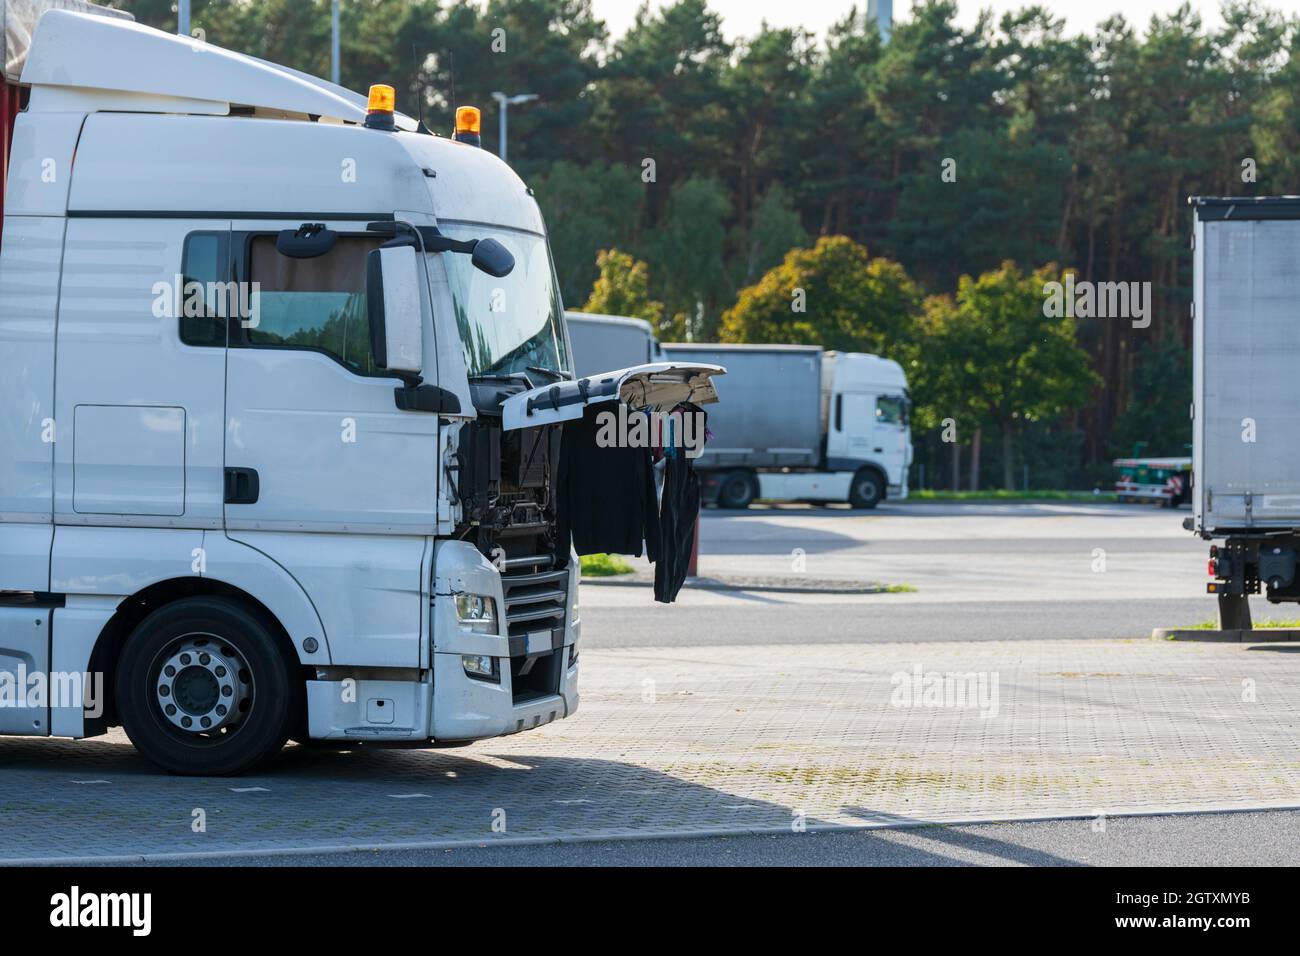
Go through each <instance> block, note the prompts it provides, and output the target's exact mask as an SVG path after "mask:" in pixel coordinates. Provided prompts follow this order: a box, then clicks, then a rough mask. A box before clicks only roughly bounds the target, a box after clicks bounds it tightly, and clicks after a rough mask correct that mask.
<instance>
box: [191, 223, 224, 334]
mask: <svg viewBox="0 0 1300 956" xmlns="http://www.w3.org/2000/svg"><path fill="white" fill-rule="evenodd" d="M181 274H182V276H183V279H184V286H183V288H182V290H181V309H180V313H181V314H180V332H181V341H182V342H184V343H185V344H186V345H201V346H207V347H216V348H224V347H225V345H226V315H227V314H228V313H227V312H226V308H225V296H226V295H227V294H228V285H227V283H228V281H229V279H230V266H229V260H228V258H227V234H226V233H224V232H193V233H190V234H189V235H188V236H186V237H185V245H184V248H183V251H182V252H181Z"/></svg>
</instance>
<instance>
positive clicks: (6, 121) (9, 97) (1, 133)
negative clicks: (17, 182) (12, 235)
mask: <svg viewBox="0 0 1300 956" xmlns="http://www.w3.org/2000/svg"><path fill="white" fill-rule="evenodd" d="M18 110H19V90H18V87H16V86H13V85H11V84H9V83H4V84H0V234H3V231H4V211H5V187H6V186H7V185H8V183H9V145H10V143H12V142H13V138H14V121H15V120H17V119H18Z"/></svg>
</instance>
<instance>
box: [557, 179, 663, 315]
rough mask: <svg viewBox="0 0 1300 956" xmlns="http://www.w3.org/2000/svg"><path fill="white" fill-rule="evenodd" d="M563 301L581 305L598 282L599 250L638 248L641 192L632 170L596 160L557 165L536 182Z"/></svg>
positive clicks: (639, 184)
mask: <svg viewBox="0 0 1300 956" xmlns="http://www.w3.org/2000/svg"><path fill="white" fill-rule="evenodd" d="M533 189H534V192H535V193H536V194H537V202H538V204H539V205H540V206H541V207H542V212H543V214H544V215H545V217H546V226H547V229H548V230H549V232H550V236H551V251H552V254H553V255H554V256H555V268H556V272H557V273H558V275H559V278H560V291H561V295H562V296H563V297H564V301H566V302H581V301H582V299H583V298H584V297H585V296H586V295H587V292H588V290H590V289H591V285H592V283H593V282H595V281H596V277H597V264H596V254H597V253H598V252H599V251H600V250H601V249H612V248H619V249H632V250H635V248H636V245H637V230H638V228H639V226H640V220H641V203H642V201H643V200H644V196H645V194H644V192H643V191H642V189H641V183H640V181H639V179H638V177H637V174H636V171H635V170H632V169H629V168H628V167H626V166H617V165H610V164H606V163H604V162H601V161H599V160H597V161H595V162H592V163H588V164H586V165H584V166H579V165H577V164H576V163H570V162H568V161H564V160H562V161H560V162H557V163H555V164H553V165H552V166H551V167H550V168H549V169H548V170H547V171H546V173H544V174H543V175H541V176H539V177H538V178H537V179H535V180H534V186H533Z"/></svg>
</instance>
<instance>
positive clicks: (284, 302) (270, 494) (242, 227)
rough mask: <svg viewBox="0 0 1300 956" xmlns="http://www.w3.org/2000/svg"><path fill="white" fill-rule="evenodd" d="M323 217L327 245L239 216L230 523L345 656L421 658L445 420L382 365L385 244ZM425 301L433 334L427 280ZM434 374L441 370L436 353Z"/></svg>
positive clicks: (334, 650) (365, 660)
mask: <svg viewBox="0 0 1300 956" xmlns="http://www.w3.org/2000/svg"><path fill="white" fill-rule="evenodd" d="M321 225H323V226H325V230H324V231H323V232H320V231H317V232H316V236H317V238H318V239H319V241H318V242H316V243H314V244H313V243H302V242H299V243H294V242H293V241H292V240H286V239H285V236H286V235H287V236H289V237H293V236H294V235H295V234H297V235H300V236H305V237H310V234H311V233H312V230H313V229H314V228H315V227H314V225H312V224H304V223H301V222H297V221H286V222H266V221H243V222H238V221H237V222H235V223H234V224H233V229H232V233H231V246H232V255H233V257H234V265H235V273H236V276H237V279H238V285H239V287H240V289H241V295H242V296H246V298H247V302H248V307H247V308H246V309H243V310H239V311H241V312H242V313H244V314H239V315H237V316H236V320H235V321H234V322H232V325H231V343H230V348H229V350H228V356H227V373H226V434H225V451H226V462H225V463H226V472H225V476H226V487H225V526H226V533H227V535H228V536H229V537H230V538H232V539H234V540H237V541H241V542H243V543H245V544H248V545H250V546H251V547H255V548H257V549H259V550H260V551H262V552H264V553H265V554H267V555H269V556H270V557H271V558H273V559H274V560H275V561H276V562H278V563H279V564H280V565H282V566H283V567H285V568H286V569H287V570H288V571H289V572H290V573H291V574H292V575H293V576H294V577H295V578H297V580H298V581H299V582H300V583H301V584H302V586H303V588H304V589H305V590H306V591H307V594H308V596H309V597H310V598H311V600H312V602H313V604H315V605H316V609H317V611H318V612H319V613H320V616H321V619H322V621H323V622H324V625H325V628H326V631H327V634H326V639H327V640H328V641H329V648H330V653H331V658H332V660H333V661H334V662H335V663H347V664H353V665H359V666H360V665H371V666H400V667H414V666H418V664H419V661H420V635H421V628H422V622H423V620H424V617H423V614H422V607H421V605H422V601H421V595H422V594H425V593H427V588H426V587H424V586H422V583H421V582H422V574H427V572H426V571H425V565H426V563H427V562H428V560H429V556H428V553H427V552H428V548H429V544H428V539H429V537H430V536H432V535H433V534H434V533H435V529H436V510H437V481H438V472H437V467H436V457H437V438H438V416H437V415H435V414H430V413H427V412H419V411H407V410H402V409H399V408H398V407H397V403H396V399H395V389H396V388H397V387H398V386H400V385H401V384H402V382H401V381H400V380H399V379H398V378H395V377H393V376H392V375H391V374H388V373H385V372H383V371H382V370H379V369H377V368H376V366H375V362H374V356H373V354H372V349H371V341H370V333H369V325H368V321H367V314H366V256H367V254H368V253H369V252H370V251H371V250H373V249H376V248H378V246H379V245H380V244H381V243H382V242H383V239H382V238H381V237H376V236H375V235H373V234H367V233H366V231H365V224H364V223H356V222H333V223H330V222H325V223H322V224H321ZM304 226H310V228H308V229H304ZM422 299H423V301H422V302H421V308H422V310H423V311H424V315H425V322H424V326H425V328H426V329H429V330H431V322H430V321H429V320H428V316H429V314H430V313H429V312H428V309H429V303H428V290H427V285H426V286H425V288H424V289H423V290H422ZM429 337H431V331H430V332H429V333H427V334H426V339H427V338H429ZM424 349H425V353H424V354H425V355H426V356H431V355H432V351H431V343H430V342H428V341H426V342H425V343H424ZM425 368H426V370H428V371H427V372H426V380H429V379H436V365H435V364H434V363H433V362H432V361H430V360H429V359H428V358H426V361H425Z"/></svg>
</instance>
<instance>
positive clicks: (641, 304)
mask: <svg viewBox="0 0 1300 956" xmlns="http://www.w3.org/2000/svg"><path fill="white" fill-rule="evenodd" d="M596 266H597V268H598V269H599V271H600V275H599V277H598V278H597V279H596V284H595V285H593V286H592V287H591V295H590V297H588V299H587V304H586V305H584V306H583V307H582V308H583V311H584V312H596V313H598V314H601V315H625V316H628V317H630V318H633V319H645V320H646V321H647V322H649V323H650V324H651V325H652V326H653V327H655V329H656V330H658V329H659V328H660V327H661V326H662V324H663V318H664V307H663V303H662V302H655V301H654V300H653V299H651V298H650V267H649V266H647V265H646V264H645V263H644V262H641V261H640V260H638V259H634V258H632V257H631V256H630V255H628V254H627V253H626V252H619V251H618V250H617V249H605V250H602V251H601V252H600V253H599V254H598V255H597V256H596Z"/></svg>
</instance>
